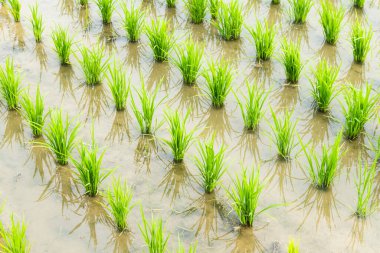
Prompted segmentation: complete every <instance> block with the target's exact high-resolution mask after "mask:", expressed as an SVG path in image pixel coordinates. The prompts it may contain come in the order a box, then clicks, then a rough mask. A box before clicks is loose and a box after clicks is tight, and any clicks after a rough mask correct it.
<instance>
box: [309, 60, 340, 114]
mask: <svg viewBox="0 0 380 253" xmlns="http://www.w3.org/2000/svg"><path fill="white" fill-rule="evenodd" d="M339 69H340V66H332V65H330V64H329V63H328V62H327V61H326V60H321V62H320V63H319V64H318V65H317V66H316V68H315V70H313V75H314V79H313V80H310V83H311V86H312V92H311V94H312V96H313V98H314V101H315V103H316V106H317V108H318V110H319V111H320V112H326V111H328V110H329V106H330V103H331V101H332V100H333V98H334V97H335V95H336V94H335V91H336V88H335V86H334V84H335V80H336V78H337V77H338V74H339Z"/></svg>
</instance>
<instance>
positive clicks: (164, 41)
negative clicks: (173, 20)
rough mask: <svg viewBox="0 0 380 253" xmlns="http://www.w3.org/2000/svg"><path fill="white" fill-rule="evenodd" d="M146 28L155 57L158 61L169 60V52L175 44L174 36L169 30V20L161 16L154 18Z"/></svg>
mask: <svg viewBox="0 0 380 253" xmlns="http://www.w3.org/2000/svg"><path fill="white" fill-rule="evenodd" d="M145 30H146V35H147V36H148V39H149V46H150V48H151V49H152V50H153V55H154V59H155V60H156V61H158V62H162V61H167V60H168V58H169V52H170V50H171V49H172V47H173V45H174V37H173V34H172V33H171V32H169V24H168V21H167V20H166V19H161V18H159V19H157V20H152V21H151V24H150V25H149V26H147V27H146V29H145Z"/></svg>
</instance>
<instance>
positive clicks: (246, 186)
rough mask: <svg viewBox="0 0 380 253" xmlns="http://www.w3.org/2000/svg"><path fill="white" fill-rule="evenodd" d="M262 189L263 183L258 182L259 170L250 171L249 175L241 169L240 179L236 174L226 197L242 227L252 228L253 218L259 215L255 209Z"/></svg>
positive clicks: (244, 169) (245, 170)
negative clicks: (230, 202)
mask: <svg viewBox="0 0 380 253" xmlns="http://www.w3.org/2000/svg"><path fill="white" fill-rule="evenodd" d="M263 189H264V183H262V181H261V180H260V169H259V168H257V169H256V170H252V172H251V173H249V172H248V171H247V169H246V168H243V173H242V175H241V177H239V175H238V174H236V177H235V179H234V180H233V183H232V188H229V189H228V190H227V195H228V197H229V199H230V200H231V201H232V205H231V206H232V209H234V211H235V212H236V214H237V216H238V218H239V221H240V223H241V224H242V225H244V226H252V224H253V221H254V220H255V217H256V216H257V215H258V214H259V213H260V212H256V209H257V207H258V202H259V197H260V194H261V192H262V191H263ZM261 212H262V211H261Z"/></svg>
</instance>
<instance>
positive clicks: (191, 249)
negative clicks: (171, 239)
mask: <svg viewBox="0 0 380 253" xmlns="http://www.w3.org/2000/svg"><path fill="white" fill-rule="evenodd" d="M176 252H177V253H185V252H186V250H185V247H184V246H183V245H182V243H181V240H180V239H178V249H177V251H176ZM187 252H188V253H196V252H197V244H196V243H195V244H190V246H189V250H188V251H187Z"/></svg>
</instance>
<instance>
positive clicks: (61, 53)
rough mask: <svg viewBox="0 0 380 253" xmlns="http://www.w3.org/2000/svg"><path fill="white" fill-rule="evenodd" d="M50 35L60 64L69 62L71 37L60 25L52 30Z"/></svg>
mask: <svg viewBox="0 0 380 253" xmlns="http://www.w3.org/2000/svg"><path fill="white" fill-rule="evenodd" d="M51 37H52V39H53V43H54V50H55V52H56V53H57V55H58V58H59V60H60V62H61V64H62V65H66V64H70V54H71V47H72V45H73V39H72V38H71V37H70V35H69V34H68V32H67V30H65V29H63V28H62V27H61V26H58V27H56V28H55V29H54V30H53V32H52V34H51Z"/></svg>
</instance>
